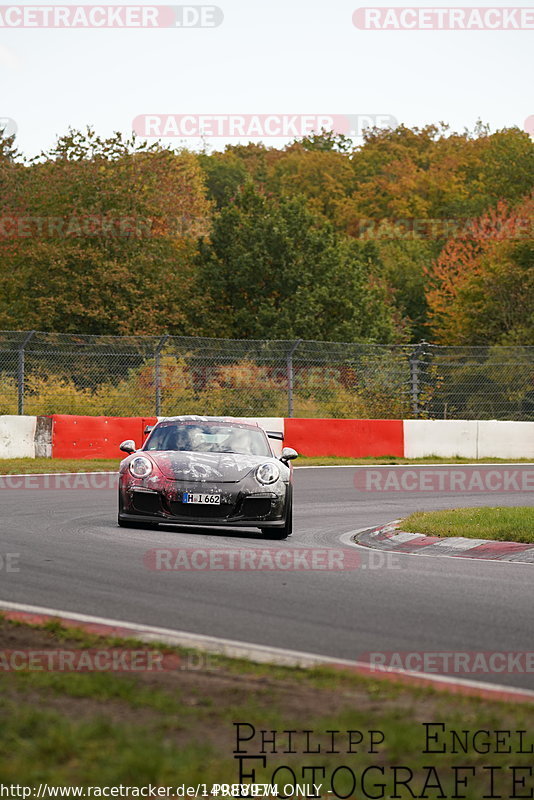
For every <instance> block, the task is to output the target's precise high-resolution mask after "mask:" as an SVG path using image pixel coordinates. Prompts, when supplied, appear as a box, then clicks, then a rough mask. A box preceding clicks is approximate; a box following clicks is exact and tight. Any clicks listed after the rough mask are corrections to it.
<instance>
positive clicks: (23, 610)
mask: <svg viewBox="0 0 534 800" xmlns="http://www.w3.org/2000/svg"><path fill="white" fill-rule="evenodd" d="M0 613H1V614H2V616H3V618H4V619H7V620H13V621H16V622H24V623H27V624H31V625H43V624H44V623H46V622H50V621H51V620H58V619H59V620H60V621H61V623H62V625H63V626H64V627H65V628H78V629H82V630H84V631H86V632H87V633H92V634H96V635H98V636H112V637H120V638H134V639H137V640H139V641H142V642H147V643H152V644H165V645H169V646H172V647H188V648H194V649H196V650H201V651H203V652H208V653H215V654H218V655H224V656H227V657H229V658H241V659H246V660H248V661H253V662H255V663H259V664H274V665H277V666H288V667H300V668H305V669H309V668H313V667H318V666H323V667H330V668H332V669H339V670H343V671H346V672H352V673H355V674H357V675H361V676H364V677H368V678H373V679H374V680H386V681H390V682H395V683H401V684H404V685H408V686H422V687H427V688H431V689H434V690H436V691H443V692H449V693H450V694H459V695H467V696H470V697H480V698H483V699H487V700H499V701H504V702H512V703H534V691H533V690H530V689H516V688H515V687H512V686H501V685H496V684H490V683H483V682H481V681H472V680H465V679H461V678H451V677H449V676H447V675H435V674H430V673H426V672H414V671H409V670H404V669H396V668H393V667H381V668H380V669H377V668H376V667H373V666H371V664H368V663H366V662H363V661H350V660H348V659H332V658H331V657H329V656H322V655H316V654H314V653H303V652H300V651H298V650H285V649H281V648H277V647H268V646H265V645H258V644H251V643H248V642H239V641H234V640H231V639H222V638H218V637H215V636H203V635H202V634H195V633H189V632H186V631H174V630H171V629H169V628H157V627H153V626H150V625H141V624H138V623H133V622H123V621H119V620H113V619H106V618H103V617H93V616H88V615H87V614H79V613H75V612H72V611H61V610H58V609H52V608H42V607H41V606H30V605H26V604H22V603H11V602H8V601H7V600H0Z"/></svg>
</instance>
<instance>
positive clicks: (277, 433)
mask: <svg viewBox="0 0 534 800" xmlns="http://www.w3.org/2000/svg"><path fill="white" fill-rule="evenodd" d="M265 433H266V434H267V436H268V437H269V439H278V441H279V442H283V441H284V434H283V433H282V432H281V431H265Z"/></svg>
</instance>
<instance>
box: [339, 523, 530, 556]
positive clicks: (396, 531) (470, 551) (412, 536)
mask: <svg viewBox="0 0 534 800" xmlns="http://www.w3.org/2000/svg"><path fill="white" fill-rule="evenodd" d="M400 524H401V520H395V521H394V522H389V523H388V524H387V525H382V526H380V527H378V528H370V529H367V530H365V531H363V532H360V533H358V534H357V535H356V536H355V537H354V541H355V542H357V544H359V545H362V546H363V547H371V548H374V549H376V550H386V551H388V552H393V553H411V554H416V555H420V556H422V555H424V556H449V557H453V558H478V559H484V560H486V561H513V562H516V563H517V562H521V563H525V564H534V545H532V544H520V543H519V542H497V541H492V540H488V539H467V538H465V537H463V536H451V537H446V538H443V537H441V536H425V535H424V534H422V533H406V532H405V531H401V530H400V528H399V525H400Z"/></svg>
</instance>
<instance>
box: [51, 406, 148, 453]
mask: <svg viewBox="0 0 534 800" xmlns="http://www.w3.org/2000/svg"><path fill="white" fill-rule="evenodd" d="M156 422H157V419H156V417H77V416H70V415H69V414H54V415H53V416H52V457H53V458H126V454H125V453H122V452H121V451H120V450H119V445H120V443H121V442H123V441H124V440H125V439H133V440H134V441H135V443H136V445H137V446H138V447H140V446H141V444H142V443H143V441H144V439H145V435H144V429H145V425H154V424H155V423H156Z"/></svg>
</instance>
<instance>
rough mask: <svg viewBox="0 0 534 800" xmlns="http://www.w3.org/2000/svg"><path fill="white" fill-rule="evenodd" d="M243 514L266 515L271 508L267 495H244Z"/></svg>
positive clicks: (246, 515) (250, 515) (247, 515)
mask: <svg viewBox="0 0 534 800" xmlns="http://www.w3.org/2000/svg"><path fill="white" fill-rule="evenodd" d="M242 508H243V514H244V515H245V517H252V518H253V519H255V518H256V517H266V516H267V514H268V513H269V512H270V510H271V499H270V498H269V497H245V499H244V500H243V506H242Z"/></svg>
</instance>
